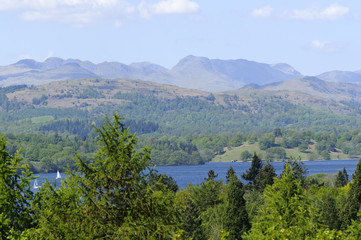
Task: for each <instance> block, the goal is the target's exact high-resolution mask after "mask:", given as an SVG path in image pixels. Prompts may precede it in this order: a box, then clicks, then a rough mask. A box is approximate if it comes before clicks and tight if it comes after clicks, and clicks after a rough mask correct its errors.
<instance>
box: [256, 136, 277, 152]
mask: <svg viewBox="0 0 361 240" xmlns="http://www.w3.org/2000/svg"><path fill="white" fill-rule="evenodd" d="M258 144H259V148H260V149H261V150H266V149H268V148H270V147H273V146H274V144H275V136H274V135H273V133H269V134H264V135H263V136H262V137H261V138H260V139H259V140H258Z"/></svg>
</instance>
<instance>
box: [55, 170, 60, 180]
mask: <svg viewBox="0 0 361 240" xmlns="http://www.w3.org/2000/svg"><path fill="white" fill-rule="evenodd" d="M59 178H61V175H60V172H59V170H58V171H57V172H56V179H59Z"/></svg>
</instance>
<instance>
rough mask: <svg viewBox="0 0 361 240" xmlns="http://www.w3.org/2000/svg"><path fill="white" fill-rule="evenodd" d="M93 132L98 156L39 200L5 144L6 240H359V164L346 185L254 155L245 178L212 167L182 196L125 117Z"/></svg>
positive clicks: (83, 160) (1, 145) (0, 160)
mask: <svg viewBox="0 0 361 240" xmlns="http://www.w3.org/2000/svg"><path fill="white" fill-rule="evenodd" d="M95 135H96V142H95V143H94V144H95V145H96V146H97V148H96V152H95V154H94V156H93V158H91V159H90V158H87V157H85V156H82V155H81V154H78V153H75V160H76V161H75V168H74V169H72V170H71V169H68V170H67V178H66V179H62V180H61V184H60V186H59V185H56V182H46V183H45V184H43V186H42V188H41V189H40V190H39V191H38V192H36V193H34V192H33V191H32V190H31V186H30V181H31V180H33V179H34V177H33V173H32V172H31V171H30V170H29V165H27V164H24V163H23V161H22V158H21V156H20V154H19V152H18V151H15V153H13V154H10V153H9V152H8V151H7V150H6V149H7V146H6V144H7V142H6V141H5V139H4V138H1V141H0V179H1V180H0V191H1V192H2V194H1V196H0V237H1V239H360V237H361V236H360V233H361V231H360V230H361V213H360V206H361V161H360V162H359V163H358V164H357V167H356V170H355V173H354V174H353V176H352V178H351V181H349V180H350V176H348V173H347V172H346V170H345V169H343V170H342V169H340V171H339V172H338V173H337V175H336V176H335V177H333V176H328V175H327V174H318V175H314V176H307V177H306V172H307V169H305V167H304V165H303V164H302V162H300V161H297V160H295V159H292V158H290V159H288V160H286V161H285V165H284V169H283V172H282V173H281V174H280V175H279V176H277V175H276V174H275V170H274V168H273V166H272V165H271V164H270V163H268V162H266V161H262V159H261V158H260V157H259V156H258V155H257V154H253V156H252V157H251V158H252V160H251V161H252V164H251V167H250V168H249V169H248V170H247V171H246V172H243V173H236V172H235V171H234V169H233V168H230V169H229V170H228V172H227V176H226V179H225V182H223V181H222V180H216V178H217V173H216V171H215V170H210V171H209V172H208V175H207V176H205V179H204V182H203V183H201V184H199V185H192V184H190V185H188V186H187V187H186V188H185V189H178V186H177V184H176V183H175V182H174V180H173V179H172V178H171V177H169V176H166V175H162V174H159V173H157V172H156V171H155V170H154V168H153V166H154V164H153V163H152V160H151V154H150V151H151V149H150V148H149V147H144V148H139V146H137V144H138V143H139V141H138V139H137V137H136V135H135V134H134V133H130V132H129V129H128V128H126V127H125V125H124V123H123V122H122V118H121V117H120V116H119V114H114V116H113V118H112V119H109V118H106V120H105V121H104V123H103V124H102V125H101V126H99V127H97V128H96V130H95ZM321 139H322V138H321ZM162 144H163V142H162ZM164 144H169V143H168V142H167V141H166V139H164ZM172 147H175V148H177V147H178V148H181V149H183V148H184V149H188V151H191V149H190V148H192V146H186V147H185V146H181V145H178V146H172Z"/></svg>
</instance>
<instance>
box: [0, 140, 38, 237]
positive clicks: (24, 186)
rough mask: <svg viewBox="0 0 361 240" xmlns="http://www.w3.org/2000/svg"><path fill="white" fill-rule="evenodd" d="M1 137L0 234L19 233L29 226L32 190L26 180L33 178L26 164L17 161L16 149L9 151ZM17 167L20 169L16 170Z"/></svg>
mask: <svg viewBox="0 0 361 240" xmlns="http://www.w3.org/2000/svg"><path fill="white" fill-rule="evenodd" d="M5 149H6V141H5V139H4V137H1V138H0V192H1V194H0V238H1V239H8V237H10V235H15V236H16V235H19V234H20V233H21V232H22V231H24V230H26V229H27V228H30V227H32V226H33V224H34V223H33V219H32V214H33V213H32V211H31V208H30V201H31V200H33V198H34V194H33V192H32V191H31V189H30V181H31V180H33V179H34V177H33V174H32V172H30V171H29V166H28V165H26V164H25V165H20V164H21V160H22V159H21V158H20V156H19V154H20V153H19V152H16V153H15V155H10V154H9V153H8V152H7V151H6V150H5ZM20 170H21V173H19V171H20Z"/></svg>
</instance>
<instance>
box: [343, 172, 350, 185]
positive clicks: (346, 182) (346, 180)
mask: <svg viewBox="0 0 361 240" xmlns="http://www.w3.org/2000/svg"><path fill="white" fill-rule="evenodd" d="M342 175H343V179H344V181H345V186H346V185H347V184H348V182H349V180H348V174H347V171H346V168H343V170H342Z"/></svg>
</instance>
